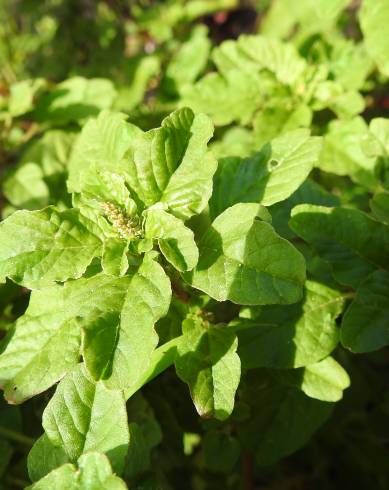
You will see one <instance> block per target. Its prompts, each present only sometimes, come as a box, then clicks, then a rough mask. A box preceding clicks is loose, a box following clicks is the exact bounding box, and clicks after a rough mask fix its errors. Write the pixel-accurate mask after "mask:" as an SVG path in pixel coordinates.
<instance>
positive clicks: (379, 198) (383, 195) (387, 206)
mask: <svg viewBox="0 0 389 490" xmlns="http://www.w3.org/2000/svg"><path fill="white" fill-rule="evenodd" d="M370 208H371V210H372V211H373V214H374V216H375V217H376V218H377V219H378V220H379V221H382V223H385V224H386V225H389V192H379V193H378V194H376V195H375V196H373V198H372V199H371V200H370Z"/></svg>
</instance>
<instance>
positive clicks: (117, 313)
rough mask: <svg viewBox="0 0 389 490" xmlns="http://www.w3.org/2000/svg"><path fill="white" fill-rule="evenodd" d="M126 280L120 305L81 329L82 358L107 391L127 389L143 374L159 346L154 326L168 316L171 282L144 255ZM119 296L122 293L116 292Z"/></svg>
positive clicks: (148, 257)
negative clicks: (82, 331) (138, 265)
mask: <svg viewBox="0 0 389 490" xmlns="http://www.w3.org/2000/svg"><path fill="white" fill-rule="evenodd" d="M123 279H124V280H128V283H127V287H126V292H125V295H124V297H122V296H120V299H119V297H118V300H119V301H121V306H120V308H119V309H118V310H117V309H116V308H115V307H114V306H113V307H110V306H109V305H107V306H108V308H107V313H106V314H105V315H103V316H100V318H98V319H97V321H95V322H93V323H92V322H90V323H89V322H88V324H87V325H85V326H84V337H83V355H84V359H85V362H86V366H87V368H88V371H89V372H90V373H91V374H92V375H93V377H94V378H95V379H101V378H102V379H104V380H105V383H106V385H107V386H108V387H110V388H123V389H124V388H128V387H130V386H131V385H132V384H136V382H137V380H138V379H139V378H141V376H142V375H143V374H144V373H145V372H146V370H147V368H148V366H149V364H150V362H151V360H150V356H151V354H152V353H153V351H154V349H155V347H156V346H157V344H158V335H157V333H156V332H155V329H154V325H155V323H156V322H157V320H159V318H161V317H163V316H164V315H166V314H167V312H168V310H169V305H170V300H171V288H170V281H169V278H168V277H167V275H166V274H165V272H164V270H163V269H162V267H161V266H160V265H159V264H158V263H157V262H155V261H154V260H153V259H152V257H150V256H148V255H146V256H145V258H144V260H143V262H142V264H141V265H140V267H139V268H138V269H137V270H136V271H134V272H133V274H132V276H131V277H129V278H127V277H124V278H123ZM119 294H121V292H120V291H119Z"/></svg>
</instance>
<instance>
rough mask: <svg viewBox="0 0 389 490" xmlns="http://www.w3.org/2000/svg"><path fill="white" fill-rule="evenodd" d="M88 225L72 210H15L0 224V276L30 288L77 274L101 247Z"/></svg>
mask: <svg viewBox="0 0 389 490" xmlns="http://www.w3.org/2000/svg"><path fill="white" fill-rule="evenodd" d="M88 228H89V226H88ZM88 228H87V227H86V222H85V219H84V218H82V219H81V216H80V214H79V213H78V211H77V210H75V209H73V210H69V211H58V210H57V209H55V208H52V207H49V208H46V209H43V210H42V211H17V212H15V213H14V214H12V215H11V216H10V217H9V218H8V219H6V220H5V221H3V222H2V223H1V224H0V277H2V278H4V277H9V278H11V279H12V280H13V281H15V282H17V283H18V284H22V285H23V286H25V287H28V288H31V289H33V288H37V287H44V286H48V285H50V284H53V283H54V282H55V281H66V280H67V279H70V278H77V277H80V276H81V275H82V274H83V273H84V272H85V269H86V268H87V267H88V265H89V264H90V262H91V261H92V259H93V257H95V256H97V255H99V254H100V252H101V246H102V243H101V241H100V239H99V238H98V237H97V236H96V235H94V234H93V233H91V232H90V231H89V229H88Z"/></svg>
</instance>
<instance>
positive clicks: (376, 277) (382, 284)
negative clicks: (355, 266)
mask: <svg viewBox="0 0 389 490" xmlns="http://www.w3.org/2000/svg"><path fill="white" fill-rule="evenodd" d="M388 321H389V272H386V271H382V270H381V271H376V272H374V273H373V274H371V275H370V276H369V277H367V279H366V280H365V281H364V282H362V284H361V285H360V286H359V288H358V290H357V294H356V297H355V299H354V300H353V302H352V303H351V305H350V307H349V308H348V310H347V311H346V314H345V315H344V317H343V320H342V328H341V341H342V344H343V345H344V346H345V347H347V348H348V349H350V350H351V351H353V352H370V351H373V350H376V349H380V348H382V347H384V346H386V345H388V344H389V331H388Z"/></svg>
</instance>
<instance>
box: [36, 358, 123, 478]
mask: <svg viewBox="0 0 389 490" xmlns="http://www.w3.org/2000/svg"><path fill="white" fill-rule="evenodd" d="M42 423H43V428H44V429H45V432H46V434H47V436H48V438H49V439H50V441H51V443H52V444H53V445H54V446H57V447H61V448H63V449H64V451H65V452H66V454H67V455H68V457H69V459H70V461H71V462H76V461H77V459H78V458H79V457H80V456H81V455H82V454H83V453H84V452H88V451H99V452H103V453H106V455H107V456H108V458H109V459H110V461H111V464H112V467H113V469H114V470H115V471H116V472H119V473H120V472H121V471H122V470H123V468H124V460H125V457H126V454H127V450H128V444H129V433H128V423H127V412H126V403H125V400H124V395H123V392H122V391H119V390H108V389H107V388H106V387H105V386H104V384H103V382H101V381H98V382H97V383H94V382H93V381H91V380H90V379H89V378H88V376H87V373H86V370H85V367H84V366H83V365H82V364H80V365H78V366H77V367H76V368H75V369H74V370H73V371H72V372H70V373H69V374H67V376H65V378H64V379H63V380H62V381H61V382H60V383H59V385H58V387H57V390H56V392H55V394H54V396H53V398H52V399H51V400H50V402H49V404H48V405H47V407H46V409H45V411H44V412H43V422H42Z"/></svg>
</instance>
